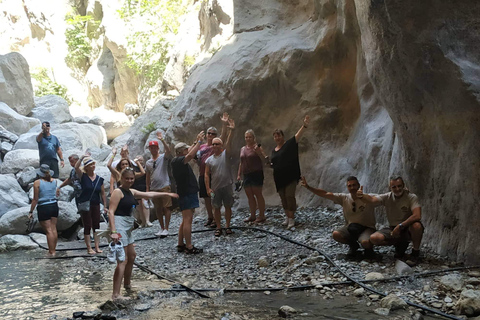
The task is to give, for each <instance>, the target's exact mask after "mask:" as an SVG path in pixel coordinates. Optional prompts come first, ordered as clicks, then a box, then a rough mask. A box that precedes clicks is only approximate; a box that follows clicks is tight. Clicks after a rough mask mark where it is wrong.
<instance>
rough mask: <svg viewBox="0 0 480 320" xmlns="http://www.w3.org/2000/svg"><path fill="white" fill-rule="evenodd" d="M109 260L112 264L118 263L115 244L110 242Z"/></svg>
mask: <svg viewBox="0 0 480 320" xmlns="http://www.w3.org/2000/svg"><path fill="white" fill-rule="evenodd" d="M108 249H109V250H108V252H107V260H108V262H110V263H115V262H116V261H117V250H116V249H115V244H114V243H113V241H112V242H110V243H109V244H108Z"/></svg>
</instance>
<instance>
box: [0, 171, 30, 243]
mask: <svg viewBox="0 0 480 320" xmlns="http://www.w3.org/2000/svg"><path fill="white" fill-rule="evenodd" d="M0 203H1V205H0V219H1V217H2V216H3V215H4V214H5V213H7V212H8V211H10V210H14V209H17V208H21V207H24V206H27V205H28V203H29V201H28V196H27V194H26V193H25V191H23V189H22V187H21V186H20V185H19V184H18V182H17V180H16V179H15V176H14V175H3V174H2V175H0ZM0 233H2V232H1V231H0ZM3 234H5V233H3Z"/></svg>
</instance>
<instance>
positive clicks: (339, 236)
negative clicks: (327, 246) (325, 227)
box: [332, 231, 350, 244]
mask: <svg viewBox="0 0 480 320" xmlns="http://www.w3.org/2000/svg"><path fill="white" fill-rule="evenodd" d="M332 238H333V240H335V241H337V242H340V243H344V244H348V243H350V240H349V239H346V238H345V237H344V236H342V234H341V233H340V232H338V231H333V233H332Z"/></svg>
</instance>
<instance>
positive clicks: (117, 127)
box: [89, 108, 132, 141]
mask: <svg viewBox="0 0 480 320" xmlns="http://www.w3.org/2000/svg"><path fill="white" fill-rule="evenodd" d="M89 123H92V124H96V125H98V126H101V127H103V128H104V129H105V131H106V134H107V139H108V140H109V141H110V140H113V139H115V138H116V137H118V136H119V135H121V134H123V133H124V132H125V131H127V130H128V128H130V126H131V125H132V122H131V121H130V119H129V118H128V116H127V115H126V114H125V113H123V112H115V111H113V110H107V109H104V108H98V109H95V110H94V116H93V117H92V118H91V119H90V121H89Z"/></svg>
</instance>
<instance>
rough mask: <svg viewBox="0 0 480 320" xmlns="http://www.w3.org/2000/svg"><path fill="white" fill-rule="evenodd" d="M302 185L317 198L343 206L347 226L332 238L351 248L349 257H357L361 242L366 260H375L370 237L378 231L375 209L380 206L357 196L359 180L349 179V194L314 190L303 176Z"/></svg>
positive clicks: (352, 177) (336, 231) (334, 232)
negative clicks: (376, 228)
mask: <svg viewBox="0 0 480 320" xmlns="http://www.w3.org/2000/svg"><path fill="white" fill-rule="evenodd" d="M301 184H302V186H303V187H305V188H306V189H307V190H309V191H311V192H313V193H314V194H316V195H317V196H320V197H322V198H325V199H329V200H332V201H333V202H334V203H336V204H339V205H341V206H342V209H343V217H344V218H345V225H344V226H343V227H341V228H340V229H338V230H335V231H333V233H332V237H333V239H334V240H335V241H337V242H340V243H343V244H347V245H348V246H349V247H350V249H349V251H348V253H347V257H351V258H353V257H355V256H356V253H357V250H358V248H359V245H358V243H359V242H360V244H361V245H362V247H363V248H364V249H365V250H364V256H365V258H367V259H371V258H373V257H374V251H373V244H372V243H371V242H370V236H371V235H372V234H373V233H374V232H375V231H376V230H375V224H376V222H375V212H374V209H375V207H376V206H379V204H370V203H367V202H365V201H363V200H362V199H360V198H359V197H358V196H357V191H358V190H359V189H360V183H359V182H358V179H357V178H356V177H354V176H350V177H348V178H347V189H348V193H333V192H328V191H325V190H323V189H320V188H313V187H311V186H310V185H309V184H308V183H307V179H305V177H303V176H302V178H301Z"/></svg>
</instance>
